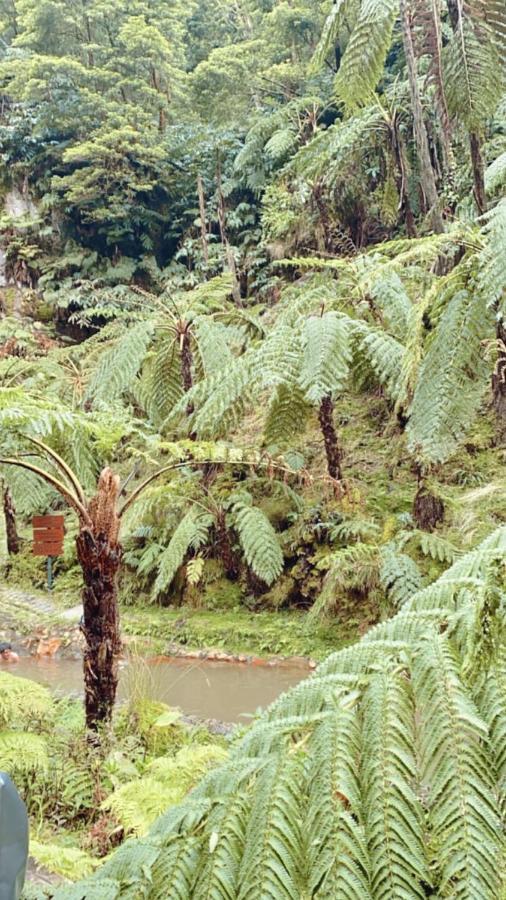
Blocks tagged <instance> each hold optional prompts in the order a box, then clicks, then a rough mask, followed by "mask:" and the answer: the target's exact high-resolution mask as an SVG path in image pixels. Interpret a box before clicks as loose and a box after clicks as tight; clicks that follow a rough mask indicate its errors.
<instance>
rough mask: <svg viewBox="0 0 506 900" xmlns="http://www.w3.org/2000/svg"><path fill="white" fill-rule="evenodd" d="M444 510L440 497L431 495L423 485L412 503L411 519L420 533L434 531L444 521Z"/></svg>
mask: <svg viewBox="0 0 506 900" xmlns="http://www.w3.org/2000/svg"><path fill="white" fill-rule="evenodd" d="M444 513H445V508H444V504H443V501H442V500H441V499H440V497H436V496H435V494H432V493H431V492H430V491H429V490H427V488H426V487H425V485H424V484H422V485H421V486H420V487H419V488H418V491H417V493H416V496H415V500H414V503H413V518H414V520H415V522H416V524H417V525H418V527H419V528H421V530H422V531H434V529H435V527H436V525H438V524H439V523H440V522H442V521H443V519H444Z"/></svg>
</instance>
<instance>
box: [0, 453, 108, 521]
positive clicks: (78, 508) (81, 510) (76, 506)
mask: <svg viewBox="0 0 506 900" xmlns="http://www.w3.org/2000/svg"><path fill="white" fill-rule="evenodd" d="M0 465H4V466H19V467H20V468H21V469H27V470H28V472H33V474H34V475H38V476H39V478H42V479H43V480H44V481H47V483H48V484H50V485H51V487H53V488H54V489H55V490H56V491H58V493H59V494H61V496H62V497H63V498H64V499H65V500H66V501H67V503H68V505H69V506H71V507H72V509H73V510H74V512H76V513H77V515H78V516H79V517H80V518H81V519H82V520H83V521H84V522H86V524H87V525H89V526H90V527H91V525H92V521H91V519H90V516H89V514H88V510H87V509H86V507H85V506H83V504H82V503H81V501H80V500H79V498H78V497H76V496H75V494H73V493H72V491H71V490H70V489H69V488H68V487H67V485H66V484H63V482H62V481H59V480H58V478H55V477H54V475H51V474H50V473H49V472H45V471H44V469H39V467H38V466H34V465H33V464H32V463H28V462H24V460H22V459H15V458H12V459H11V458H9V457H5V458H3V459H0Z"/></svg>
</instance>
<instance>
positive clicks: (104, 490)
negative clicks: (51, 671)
mask: <svg viewBox="0 0 506 900" xmlns="http://www.w3.org/2000/svg"><path fill="white" fill-rule="evenodd" d="M119 491H120V480H119V477H118V476H117V475H113V473H112V472H111V470H110V469H104V471H103V472H102V474H101V475H100V478H99V481H98V487H97V493H96V495H95V497H94V498H93V499H92V500H91V501H90V503H89V514H90V518H91V523H92V524H91V526H90V525H85V524H83V523H81V528H80V531H79V534H78V536H77V539H76V547H77V557H78V560H79V563H80V565H81V568H82V571H83V580H84V587H83V611H84V614H83V625H82V632H83V634H84V638H85V642H86V645H85V650H84V702H85V712H86V726H87V728H88V729H90V730H91V731H97V730H98V729H99V727H100V726H101V725H103V724H107V723H108V722H109V721H110V719H111V716H112V711H113V707H114V702H115V699H116V691H117V687H118V660H119V654H120V650H121V638H120V631H119V610H118V589H117V576H118V571H119V567H120V563H121V553H122V550H121V544H120V543H119V541H118V532H119V518H118V511H117V500H118V496H119Z"/></svg>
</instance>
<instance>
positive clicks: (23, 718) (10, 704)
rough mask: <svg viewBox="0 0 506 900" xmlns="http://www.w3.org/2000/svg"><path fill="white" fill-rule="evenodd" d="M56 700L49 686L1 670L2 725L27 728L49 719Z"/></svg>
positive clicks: (0, 718) (0, 721) (0, 703)
mask: <svg viewBox="0 0 506 900" xmlns="http://www.w3.org/2000/svg"><path fill="white" fill-rule="evenodd" d="M53 711H54V702H53V699H52V697H51V694H50V693H49V691H48V690H47V688H45V687H43V686H42V685H41V684H36V683H35V682H34V681H28V680H27V679H26V678H18V677H16V676H15V675H9V673H8V672H0V725H1V726H2V727H6V728H12V727H13V726H15V727H22V728H26V727H28V726H30V725H31V724H33V723H39V722H43V721H44V720H47V719H48V717H49V716H50V715H51V713H52V712H53Z"/></svg>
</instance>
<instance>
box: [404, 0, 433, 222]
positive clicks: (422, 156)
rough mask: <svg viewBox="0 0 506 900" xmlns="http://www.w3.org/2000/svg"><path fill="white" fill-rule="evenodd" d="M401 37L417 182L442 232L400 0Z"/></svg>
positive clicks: (406, 21)
mask: <svg viewBox="0 0 506 900" xmlns="http://www.w3.org/2000/svg"><path fill="white" fill-rule="evenodd" d="M400 8H401V20H402V38H403V45H404V53H405V56H406V64H407V68H408V81H409V91H410V95H411V111H412V113H413V124H414V134H415V142H416V150H417V156H418V162H419V166H420V183H421V186H422V190H423V193H424V195H425V201H426V204H427V206H428V208H429V211H430V218H431V224H432V228H433V230H434V231H436V232H437V233H439V234H441V233H442V232H443V231H444V225H443V219H442V216H441V210H440V207H439V197H438V193H437V187H436V179H435V175H434V169H433V168H432V162H431V158H430V149H429V138H428V136H427V128H426V126H425V121H424V117H423V107H422V101H421V99H420V92H419V90H418V72H417V66H416V57H415V50H414V45H413V34H412V30H411V11H410V6H409V0H400Z"/></svg>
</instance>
